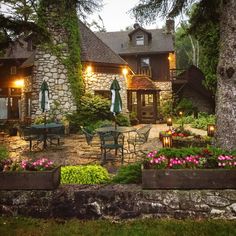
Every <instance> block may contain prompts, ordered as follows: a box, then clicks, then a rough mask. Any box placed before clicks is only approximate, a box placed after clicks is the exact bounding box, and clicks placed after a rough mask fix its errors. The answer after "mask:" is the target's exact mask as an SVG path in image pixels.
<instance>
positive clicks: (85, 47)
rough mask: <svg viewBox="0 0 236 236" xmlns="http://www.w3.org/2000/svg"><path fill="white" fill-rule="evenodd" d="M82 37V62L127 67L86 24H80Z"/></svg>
mask: <svg viewBox="0 0 236 236" xmlns="http://www.w3.org/2000/svg"><path fill="white" fill-rule="evenodd" d="M79 28H80V35H81V61H83V62H97V63H106V64H116V65H117V64H118V65H127V62H126V61H124V60H123V59H122V58H121V57H120V56H119V55H118V54H116V53H115V52H114V51H112V49H111V48H109V47H108V46H107V45H106V44H105V43H104V42H103V41H102V40H101V39H99V38H98V37H97V36H96V34H94V33H93V32H92V31H91V30H90V29H89V28H88V27H87V26H85V24H83V23H82V22H81V21H80V22H79Z"/></svg>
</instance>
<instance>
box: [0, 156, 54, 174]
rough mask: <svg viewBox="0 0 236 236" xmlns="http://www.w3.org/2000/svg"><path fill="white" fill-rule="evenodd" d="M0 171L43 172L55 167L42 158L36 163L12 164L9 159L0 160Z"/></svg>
mask: <svg viewBox="0 0 236 236" xmlns="http://www.w3.org/2000/svg"><path fill="white" fill-rule="evenodd" d="M0 167H2V168H1V169H0V171H43V170H52V169H53V168H55V165H54V164H53V162H52V161H50V160H49V159H47V158H45V157H43V158H40V159H38V160H36V161H26V160H23V161H21V162H14V161H12V160H10V159H5V160H1V162H0Z"/></svg>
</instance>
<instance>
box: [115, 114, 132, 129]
mask: <svg viewBox="0 0 236 236" xmlns="http://www.w3.org/2000/svg"><path fill="white" fill-rule="evenodd" d="M115 120H116V122H117V124H118V125H119V126H130V119H129V117H128V116H125V115H123V114H122V113H120V114H118V115H117V116H116V118H115Z"/></svg>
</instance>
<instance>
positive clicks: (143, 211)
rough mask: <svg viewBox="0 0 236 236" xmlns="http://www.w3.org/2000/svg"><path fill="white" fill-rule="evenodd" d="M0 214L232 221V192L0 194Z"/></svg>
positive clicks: (114, 189) (68, 189)
mask: <svg viewBox="0 0 236 236" xmlns="http://www.w3.org/2000/svg"><path fill="white" fill-rule="evenodd" d="M0 214H1V215H8V216H17V215H22V216H30V217H37V218H51V217H54V218H72V217H76V218H79V219H126V218H146V217H156V218H160V217H163V218H165V217H172V218H177V219H184V218H193V219H199V218H224V219H236V190H142V189H141V187H140V186H139V185H131V184H130V185H62V186H60V187H59V188H58V189H57V190H54V191H43V190H37V191H36V190H34V191H20V190H18V191H17V190H15V191H0Z"/></svg>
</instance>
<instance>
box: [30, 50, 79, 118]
mask: <svg viewBox="0 0 236 236" xmlns="http://www.w3.org/2000/svg"><path fill="white" fill-rule="evenodd" d="M43 80H45V81H46V82H47V83H48V87H49V99H50V107H53V105H54V103H55V101H56V102H57V103H59V109H58V114H57V115H58V117H57V118H59V119H60V118H62V116H63V114H65V113H68V112H73V111H75V110H76V106H75V102H74V98H73V96H72V93H71V89H70V84H69V82H68V78H67V70H66V68H65V66H64V65H63V64H62V63H60V62H59V60H58V59H57V57H56V56H54V55H52V54H51V53H49V52H45V51H44V50H40V49H38V50H37V51H36V55H35V67H34V76H33V78H32V118H33V119H34V118H35V117H36V116H39V115H41V114H42V111H41V110H40V107H39V91H40V86H41V84H42V82H43Z"/></svg>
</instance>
